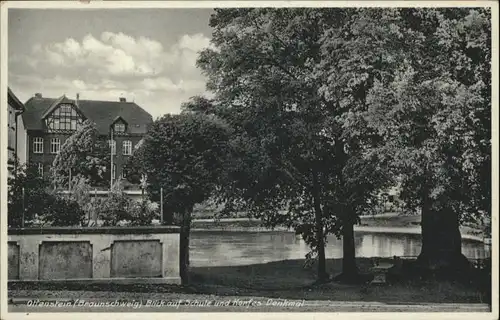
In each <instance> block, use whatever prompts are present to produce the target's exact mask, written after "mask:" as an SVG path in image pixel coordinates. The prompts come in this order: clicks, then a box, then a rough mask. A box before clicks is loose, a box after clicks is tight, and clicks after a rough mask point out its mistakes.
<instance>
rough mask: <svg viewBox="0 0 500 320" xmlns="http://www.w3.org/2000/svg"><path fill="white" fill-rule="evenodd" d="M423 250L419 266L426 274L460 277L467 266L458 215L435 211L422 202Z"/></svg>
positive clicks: (451, 211) (449, 210)
mask: <svg viewBox="0 0 500 320" xmlns="http://www.w3.org/2000/svg"><path fill="white" fill-rule="evenodd" d="M421 226H422V250H421V252H420V255H419V256H418V259H417V262H418V266H419V267H420V268H421V270H422V271H424V272H426V273H433V274H440V275H444V276H447V277H457V276H458V277H462V276H463V272H464V271H465V272H466V271H468V268H469V267H470V265H469V262H468V260H467V258H466V257H465V256H464V255H463V254H462V237H461V235H460V229H459V227H460V224H459V219H458V214H457V213H456V212H454V211H453V210H451V209H450V208H443V209H440V210H435V209H433V208H432V203H431V202H430V201H429V200H427V199H424V201H423V205H422V220H421Z"/></svg>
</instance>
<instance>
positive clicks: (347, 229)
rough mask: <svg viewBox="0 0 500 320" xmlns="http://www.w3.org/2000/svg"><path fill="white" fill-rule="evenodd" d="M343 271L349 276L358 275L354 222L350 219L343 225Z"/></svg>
mask: <svg viewBox="0 0 500 320" xmlns="http://www.w3.org/2000/svg"><path fill="white" fill-rule="evenodd" d="M342 247H343V248H342V249H343V257H342V273H343V274H344V275H346V276H349V277H356V276H357V275H358V268H357V267H356V253H355V246H354V223H352V221H351V220H350V219H348V220H347V221H346V222H345V223H344V226H343V232H342Z"/></svg>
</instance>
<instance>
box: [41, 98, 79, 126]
mask: <svg viewBox="0 0 500 320" xmlns="http://www.w3.org/2000/svg"><path fill="white" fill-rule="evenodd" d="M82 123H83V118H82V116H81V115H80V114H79V113H78V112H77V111H76V109H75V108H74V107H73V105H71V104H61V105H59V106H58V107H57V108H56V109H55V110H54V111H52V113H50V114H49V116H48V117H47V118H46V124H47V127H48V129H49V130H55V131H59V130H61V131H75V130H78V128H80V126H81V124H82Z"/></svg>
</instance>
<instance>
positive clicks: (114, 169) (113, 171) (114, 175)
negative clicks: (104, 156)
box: [111, 163, 116, 180]
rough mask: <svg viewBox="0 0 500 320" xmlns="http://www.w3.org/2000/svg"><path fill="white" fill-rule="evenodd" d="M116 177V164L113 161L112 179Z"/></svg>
mask: <svg viewBox="0 0 500 320" xmlns="http://www.w3.org/2000/svg"><path fill="white" fill-rule="evenodd" d="M115 179H116V164H114V163H113V170H111V180H115Z"/></svg>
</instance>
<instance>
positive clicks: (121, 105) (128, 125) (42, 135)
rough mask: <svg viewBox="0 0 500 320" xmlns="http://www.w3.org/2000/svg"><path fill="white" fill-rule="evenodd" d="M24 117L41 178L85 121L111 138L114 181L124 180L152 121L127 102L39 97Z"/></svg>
mask: <svg viewBox="0 0 500 320" xmlns="http://www.w3.org/2000/svg"><path fill="white" fill-rule="evenodd" d="M25 107H26V111H25V112H24V113H23V114H22V118H23V122H24V129H25V130H26V143H27V148H26V149H27V161H29V162H30V163H34V164H35V165H37V166H38V170H39V173H40V174H43V175H44V174H47V173H48V172H49V170H50V167H51V165H52V162H53V161H54V158H55V156H56V154H57V153H58V152H59V150H60V148H61V146H62V145H63V143H64V142H65V141H66V139H67V138H68V137H69V136H71V134H73V133H74V132H75V131H76V130H77V129H78V128H79V127H80V126H81V125H82V123H83V122H84V121H85V120H90V121H92V122H94V123H95V124H96V127H97V130H98V132H99V134H100V135H102V136H105V137H108V139H109V141H110V152H112V154H113V170H112V171H111V174H112V179H113V180H116V179H119V178H121V177H122V172H123V166H124V165H125V163H126V162H127V159H128V157H129V156H131V155H132V151H133V150H134V146H135V145H137V144H138V143H139V141H140V140H141V139H142V137H143V136H144V135H145V134H146V132H147V130H148V128H149V125H150V124H151V123H152V121H153V119H152V117H151V115H150V114H149V113H148V112H146V111H145V110H144V109H142V108H141V107H139V106H138V105H137V104H136V103H134V102H127V101H126V99H125V98H119V99H118V100H117V101H97V100H80V99H79V95H78V94H77V95H76V99H70V98H68V97H66V96H65V95H63V96H62V97H59V98H45V97H43V96H42V94H40V93H37V94H35V96H34V97H32V98H30V99H29V100H28V101H27V102H26V103H25Z"/></svg>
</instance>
